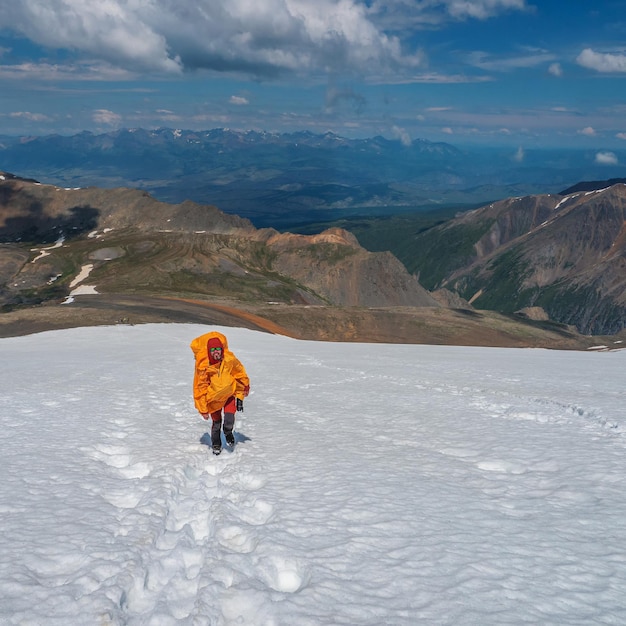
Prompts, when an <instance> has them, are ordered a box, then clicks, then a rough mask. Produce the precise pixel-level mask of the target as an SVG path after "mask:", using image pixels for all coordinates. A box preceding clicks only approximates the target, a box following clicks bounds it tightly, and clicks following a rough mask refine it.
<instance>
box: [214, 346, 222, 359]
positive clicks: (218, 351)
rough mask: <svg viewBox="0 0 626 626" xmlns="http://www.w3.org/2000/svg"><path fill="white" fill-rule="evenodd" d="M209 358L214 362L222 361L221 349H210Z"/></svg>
mask: <svg viewBox="0 0 626 626" xmlns="http://www.w3.org/2000/svg"><path fill="white" fill-rule="evenodd" d="M211 358H212V359H213V360H214V361H221V360H222V349H221V348H211Z"/></svg>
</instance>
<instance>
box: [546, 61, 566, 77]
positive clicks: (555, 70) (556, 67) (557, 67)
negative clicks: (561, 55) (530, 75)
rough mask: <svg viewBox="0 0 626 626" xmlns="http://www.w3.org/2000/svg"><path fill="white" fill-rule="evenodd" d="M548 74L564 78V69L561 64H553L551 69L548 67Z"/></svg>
mask: <svg viewBox="0 0 626 626" xmlns="http://www.w3.org/2000/svg"><path fill="white" fill-rule="evenodd" d="M548 73H549V74H552V76H558V77H560V76H563V68H562V67H561V64H560V63H551V64H550V67H548Z"/></svg>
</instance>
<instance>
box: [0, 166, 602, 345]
mask: <svg viewBox="0 0 626 626" xmlns="http://www.w3.org/2000/svg"><path fill="white" fill-rule="evenodd" d="M0 242H1V243H0V306H2V311H3V312H2V313H0V336H10V335H16V334H23V333H28V332H38V331H42V330H47V329H53V328H67V327H72V326H79V325H95V324H117V323H133V324H134V323H145V322H193V323H203V324H217V325H225V326H245V327H249V328H255V329H258V330H264V331H267V332H277V333H282V334H286V335H290V336H293V337H296V338H302V339H319V340H329V341H363V342H390V343H391V342H395V343H434V344H459V345H493V346H519V347H522V346H533V347H539V346H543V347H551V348H565V349H584V348H588V347H590V346H593V345H596V344H597V343H598V342H599V341H600V338H595V337H585V336H582V335H580V334H579V333H577V332H576V331H575V330H574V329H572V328H570V327H567V326H564V325H561V324H554V323H552V322H549V321H546V320H541V319H534V320H533V319H530V318H522V317H519V316H518V317H516V316H506V315H500V314H497V313H493V312H488V311H477V310H474V309H473V308H472V307H471V306H470V305H468V304H467V302H466V301H463V300H462V299H460V298H459V297H458V295H456V294H454V293H452V292H449V291H446V290H439V291H438V292H436V293H432V294H431V293H429V292H428V291H426V290H425V289H424V288H423V287H422V286H421V285H420V283H419V282H418V280H417V278H416V277H415V276H413V275H411V274H409V273H408V272H407V271H406V269H405V268H404V266H403V265H402V264H401V263H400V262H399V261H398V260H397V259H396V258H395V257H394V256H393V255H391V254H390V253H371V252H367V251H366V250H364V249H363V248H362V247H361V246H360V245H359V244H358V242H357V240H356V239H355V238H354V237H353V236H352V235H351V234H349V233H348V232H346V231H343V230H341V229H330V230H327V231H325V232H323V233H321V234H319V235H311V236H303V235H294V234H290V233H282V234H281V233H278V232H277V231H274V230H272V229H260V230H258V229H255V228H254V227H253V226H252V225H251V224H250V222H248V221H247V220H245V219H241V218H239V217H237V216H232V215H226V214H224V213H222V212H221V211H219V209H217V208H215V207H211V206H205V205H198V204H195V203H191V202H185V203H182V204H177V205H169V204H166V203H161V202H157V201H155V200H154V199H152V198H151V197H150V196H149V195H147V194H145V193H143V192H140V191H133V190H129V189H114V190H101V189H97V188H93V189H61V188H57V187H54V186H50V185H40V184H38V183H36V182H34V181H25V180H21V179H15V178H11V177H8V176H5V177H4V180H2V177H0ZM612 340H613V338H607V339H606V341H604V342H605V343H610V342H611V341H612Z"/></svg>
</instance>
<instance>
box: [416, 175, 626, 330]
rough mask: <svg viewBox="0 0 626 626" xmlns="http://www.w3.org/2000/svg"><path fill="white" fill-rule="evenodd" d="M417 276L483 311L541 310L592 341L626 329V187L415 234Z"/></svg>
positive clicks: (541, 201)
mask: <svg viewBox="0 0 626 626" xmlns="http://www.w3.org/2000/svg"><path fill="white" fill-rule="evenodd" d="M414 250H415V255H414V257H413V259H412V263H413V266H412V269H416V270H418V273H419V278H420V281H421V282H422V284H423V285H425V286H426V287H427V288H429V289H435V288H437V287H446V288H448V289H451V290H453V291H454V292H456V293H458V294H459V295H461V296H462V297H464V298H465V299H467V300H468V301H470V302H471V303H472V304H473V305H474V306H475V307H477V308H479V309H493V310H497V311H500V312H504V313H512V312H515V311H518V310H520V309H525V308H527V307H535V308H536V307H540V308H541V309H543V310H544V311H545V312H546V313H547V315H548V316H549V317H550V319H552V320H554V321H558V322H561V323H565V324H571V325H575V326H576V327H577V328H578V330H579V331H580V332H582V333H586V334H602V333H615V332H618V331H620V330H622V329H623V328H625V327H626V185H624V184H615V185H612V186H610V187H607V188H604V189H599V190H596V191H590V192H582V191H581V192H576V193H572V194H568V195H563V196H562V195H538V196H528V197H522V198H511V199H508V200H504V201H500V202H496V203H493V204H490V205H488V206H485V207H483V208H480V209H477V210H475V211H470V212H467V213H464V214H461V215H459V216H457V217H456V218H455V219H453V220H450V221H449V222H447V223H445V224H443V225H441V226H438V227H436V228H433V229H431V230H429V231H427V232H425V233H422V234H421V235H419V236H418V237H416V239H415V242H414Z"/></svg>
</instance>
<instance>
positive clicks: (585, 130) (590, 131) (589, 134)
mask: <svg viewBox="0 0 626 626" xmlns="http://www.w3.org/2000/svg"><path fill="white" fill-rule="evenodd" d="M578 134H579V135H587V137H595V134H596V131H595V130H594V129H593V128H592V127H591V126H587V127H586V128H583V129H582V130H579V131H578Z"/></svg>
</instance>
